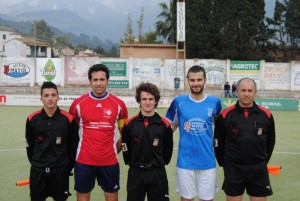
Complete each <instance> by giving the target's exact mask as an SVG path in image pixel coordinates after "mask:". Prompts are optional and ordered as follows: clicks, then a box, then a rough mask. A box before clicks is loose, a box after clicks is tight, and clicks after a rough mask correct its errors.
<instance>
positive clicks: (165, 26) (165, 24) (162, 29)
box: [156, 0, 177, 44]
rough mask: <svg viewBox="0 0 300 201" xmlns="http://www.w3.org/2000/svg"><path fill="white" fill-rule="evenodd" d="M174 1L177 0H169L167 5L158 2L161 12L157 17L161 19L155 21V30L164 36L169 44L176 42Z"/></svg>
mask: <svg viewBox="0 0 300 201" xmlns="http://www.w3.org/2000/svg"><path fill="white" fill-rule="evenodd" d="M176 2H177V0H170V3H169V7H168V5H167V4H166V3H160V4H159V6H160V7H161V9H162V12H161V13H160V14H159V15H158V18H163V20H160V21H158V22H156V32H157V33H158V35H159V36H162V37H164V38H166V39H167V41H168V43H170V44H175V43H176V25H177V24H176Z"/></svg>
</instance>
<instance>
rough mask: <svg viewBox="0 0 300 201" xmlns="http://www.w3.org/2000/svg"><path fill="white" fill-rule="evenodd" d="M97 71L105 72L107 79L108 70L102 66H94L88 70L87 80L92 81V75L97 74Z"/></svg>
mask: <svg viewBox="0 0 300 201" xmlns="http://www.w3.org/2000/svg"><path fill="white" fill-rule="evenodd" d="M98 71H103V72H105V73H106V78H107V79H109V69H108V68H107V67H106V66H105V65H104V64H95V65H93V66H91V67H90V68H89V71H88V77H89V80H91V79H92V73H93V72H98Z"/></svg>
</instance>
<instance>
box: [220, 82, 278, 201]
mask: <svg viewBox="0 0 300 201" xmlns="http://www.w3.org/2000/svg"><path fill="white" fill-rule="evenodd" d="M236 92H237V97H238V101H237V103H236V104H235V105H233V106H231V107H228V108H227V109H225V110H223V111H222V112H221V114H220V115H219V117H218V118H217V120H216V123H215V131H214V142H215V144H214V146H215V153H216V158H217V161H218V163H219V165H220V166H223V170H224V183H223V190H224V192H225V194H226V200H227V201H233V200H234V201H241V200H242V196H243V194H244V191H245V189H246V191H247V194H248V195H249V196H250V201H258V200H259V201H265V200H266V196H270V195H272V194H273V192H272V188H271V184H270V179H269V174H268V170H267V164H268V162H269V160H270V158H271V155H272V152H273V149H274V146H275V124H274V119H273V115H272V113H271V112H270V111H269V110H268V109H266V108H264V107H261V106H258V105H257V104H256V103H255V101H254V97H255V95H256V83H255V81H254V80H253V79H250V78H243V79H241V80H239V81H238V82H237V91H236Z"/></svg>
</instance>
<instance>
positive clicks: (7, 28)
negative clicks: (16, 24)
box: [0, 26, 16, 32]
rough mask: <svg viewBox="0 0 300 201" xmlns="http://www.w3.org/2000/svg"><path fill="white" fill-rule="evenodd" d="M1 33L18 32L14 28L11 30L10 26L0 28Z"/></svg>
mask: <svg viewBox="0 0 300 201" xmlns="http://www.w3.org/2000/svg"><path fill="white" fill-rule="evenodd" d="M0 31H11V32H16V30H14V29H13V28H10V27H8V26H0Z"/></svg>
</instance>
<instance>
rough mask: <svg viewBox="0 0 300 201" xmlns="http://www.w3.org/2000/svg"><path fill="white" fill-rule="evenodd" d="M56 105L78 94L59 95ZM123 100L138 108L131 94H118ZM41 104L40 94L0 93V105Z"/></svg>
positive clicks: (166, 101) (161, 104) (162, 101)
mask: <svg viewBox="0 0 300 201" xmlns="http://www.w3.org/2000/svg"><path fill="white" fill-rule="evenodd" d="M59 97H60V100H59V101H58V106H66V107H69V106H70V105H71V104H72V102H73V101H74V100H75V99H76V98H78V97H79V95H60V96H59ZM119 98H120V99H121V100H123V101H124V102H125V104H126V106H127V107H128V108H139V104H138V103H137V102H136V100H135V97H133V96H119ZM172 100H173V98H172V97H161V99H160V101H159V104H158V107H160V108H166V107H169V106H170V104H171V102H172ZM1 105H9V106H41V107H42V106H43V104H42V102H41V100H40V95H11V94H7V95H4V94H2V95H1V94H0V106H1Z"/></svg>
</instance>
